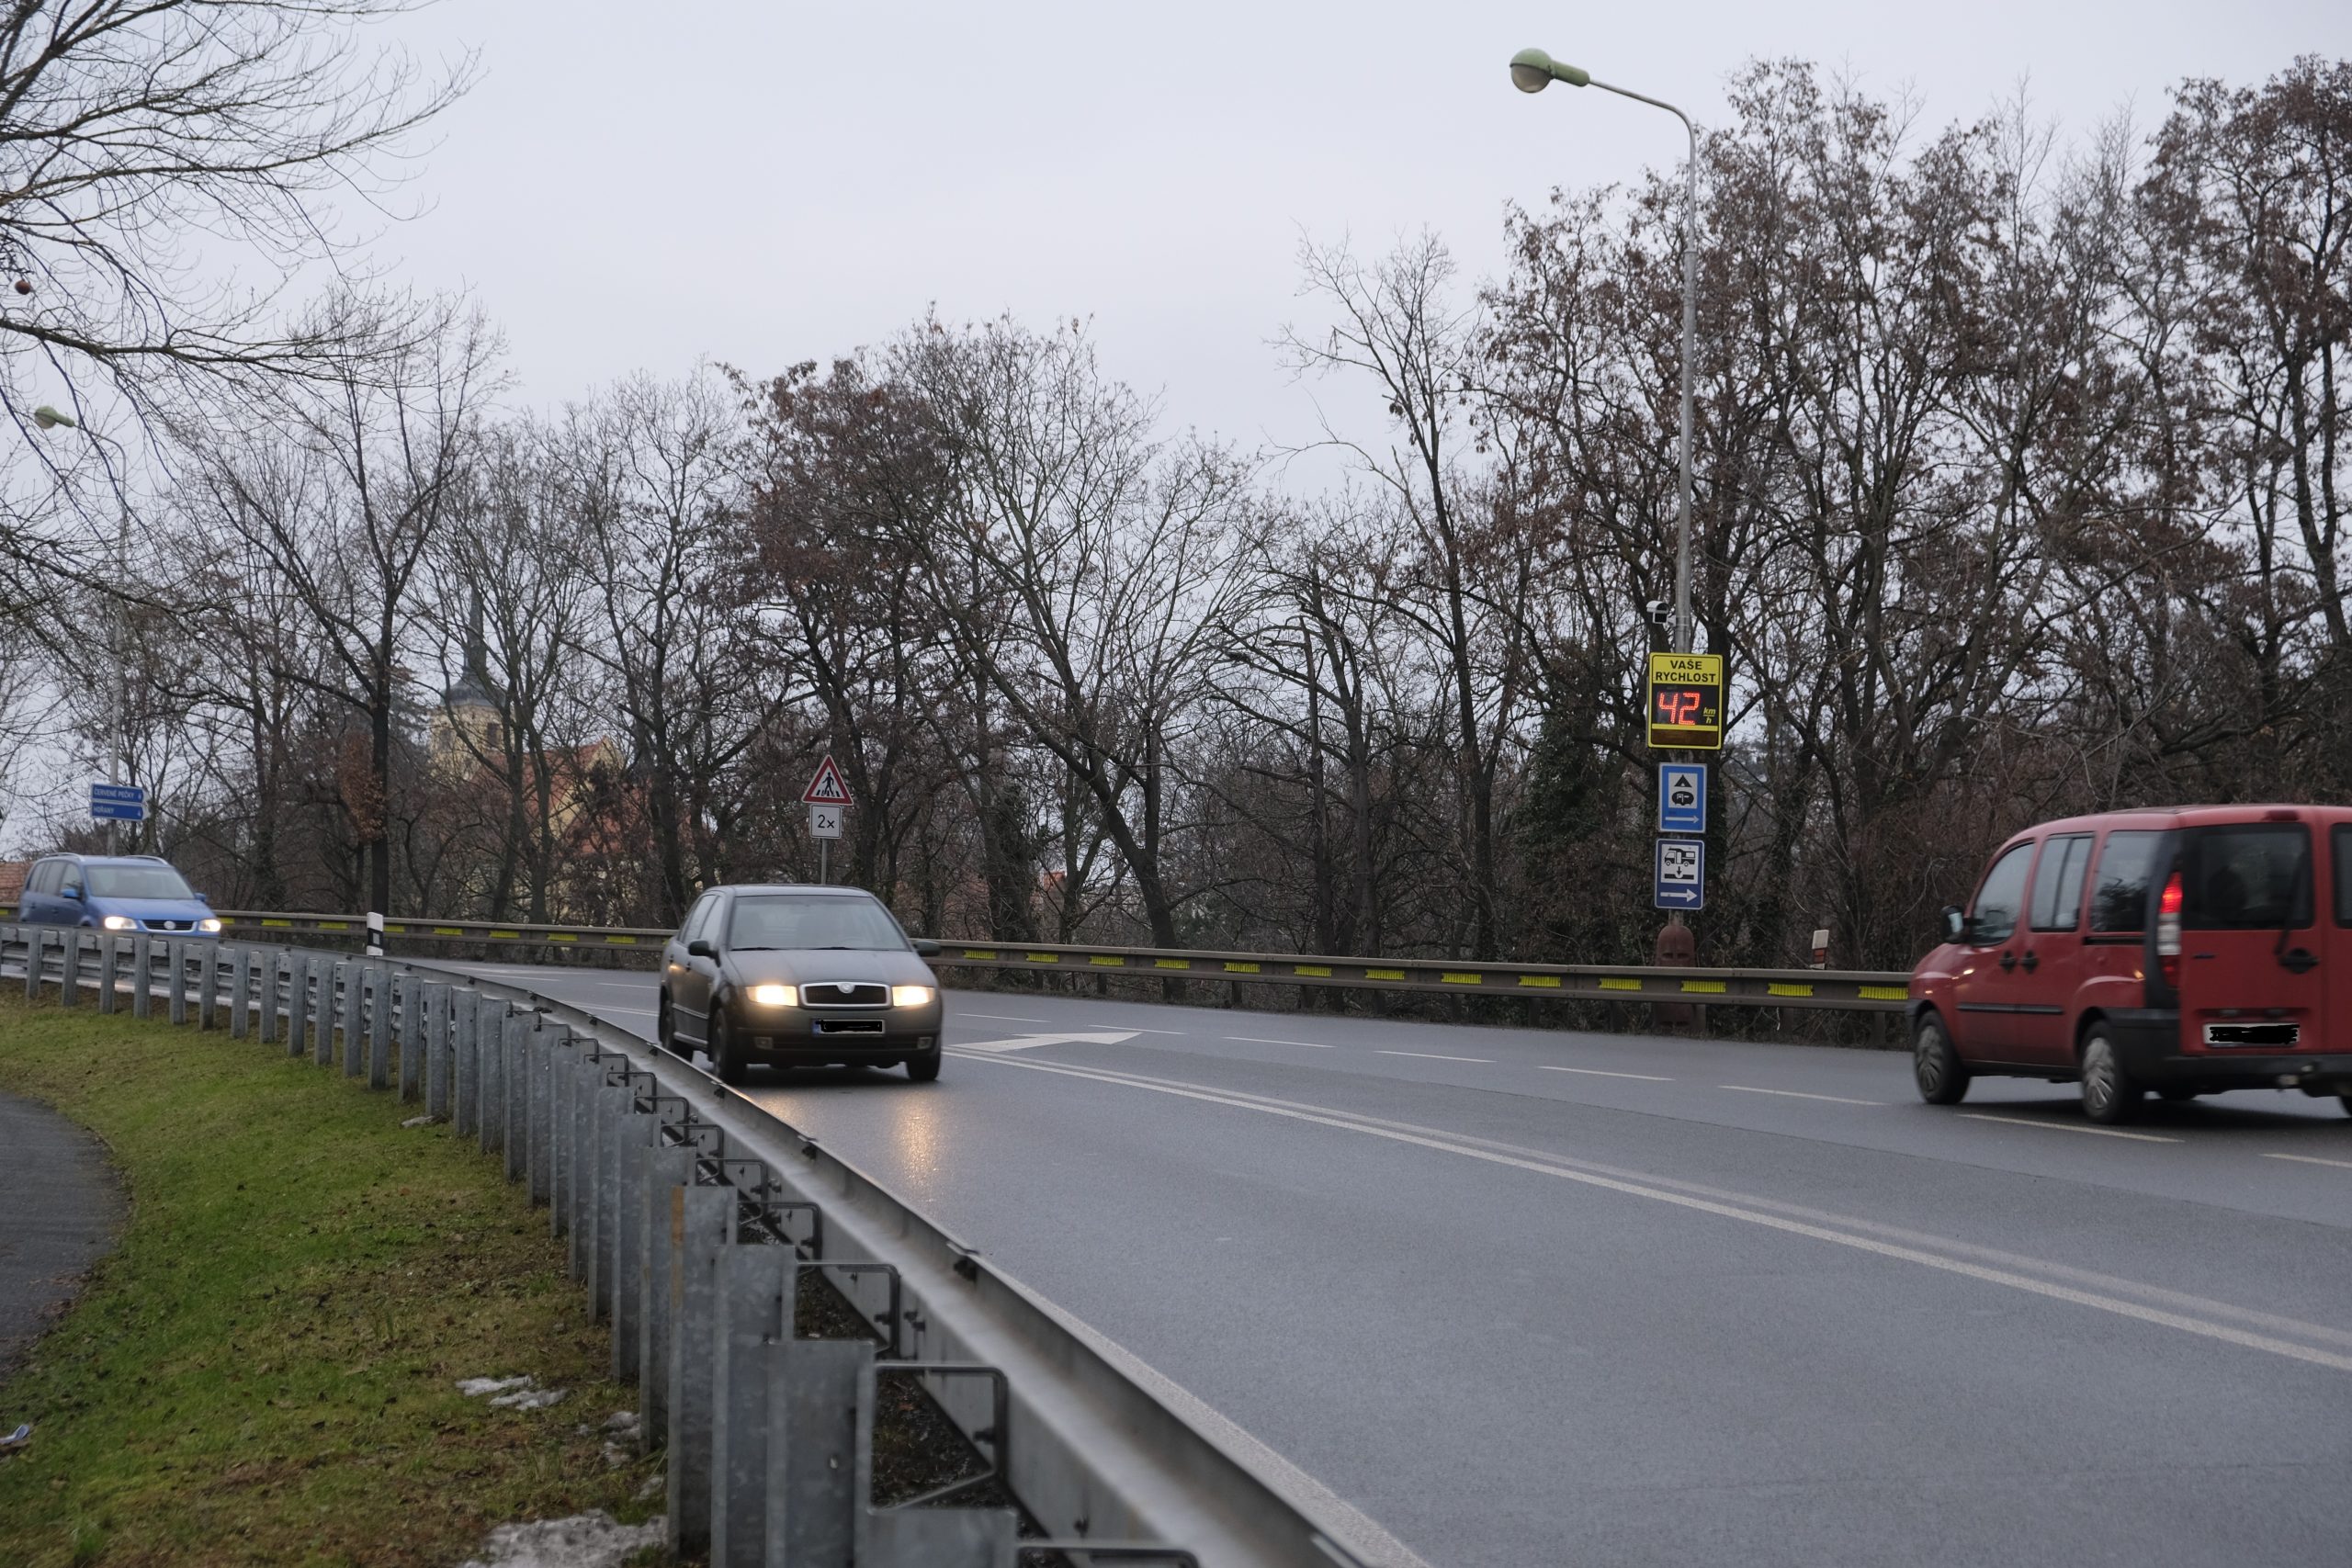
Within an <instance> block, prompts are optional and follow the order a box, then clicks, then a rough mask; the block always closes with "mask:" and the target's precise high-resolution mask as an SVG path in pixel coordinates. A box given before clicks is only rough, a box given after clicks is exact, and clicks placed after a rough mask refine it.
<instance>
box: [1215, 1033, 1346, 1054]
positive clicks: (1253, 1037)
mask: <svg viewBox="0 0 2352 1568" xmlns="http://www.w3.org/2000/svg"><path fill="white" fill-rule="evenodd" d="M1217 1038H1218V1039H1219V1040H1242V1041H1247V1042H1248V1043H1250V1044H1252V1045H1305V1046H1306V1047H1308V1048H1309V1049H1310V1050H1316V1051H1329V1049H1330V1048H1331V1045H1330V1043H1329V1041H1325V1040H1269V1039H1267V1038H1266V1037H1265V1036H1264V1035H1262V1034H1220V1035H1218V1036H1217Z"/></svg>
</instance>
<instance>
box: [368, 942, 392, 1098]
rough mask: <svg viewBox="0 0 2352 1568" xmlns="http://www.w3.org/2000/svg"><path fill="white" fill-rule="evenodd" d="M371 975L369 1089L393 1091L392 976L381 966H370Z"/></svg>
mask: <svg viewBox="0 0 2352 1568" xmlns="http://www.w3.org/2000/svg"><path fill="white" fill-rule="evenodd" d="M365 973H366V974H367V976H368V1088H369V1089H390V1087H391V1083H392V975H391V971H390V970H389V969H387V968H385V967H384V966H383V965H382V964H370V965H368V968H367V970H366V971H365Z"/></svg>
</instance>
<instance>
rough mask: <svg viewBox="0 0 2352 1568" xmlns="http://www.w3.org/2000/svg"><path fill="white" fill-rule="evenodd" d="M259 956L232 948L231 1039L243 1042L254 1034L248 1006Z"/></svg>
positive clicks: (249, 949)
mask: <svg viewBox="0 0 2352 1568" xmlns="http://www.w3.org/2000/svg"><path fill="white" fill-rule="evenodd" d="M258 956H259V955H258V954H256V953H254V951H253V950H252V949H251V948H246V947H238V948H232V949H231V950H230V952H229V1038H230V1039H232V1040H243V1038H244V1037H245V1036H246V1035H248V1034H250V1033H252V1032H253V1018H252V1016H251V1013H250V1010H249V1009H248V1007H247V1005H246V998H247V997H249V996H250V995H251V994H252V991H253V983H252V974H253V970H254V962H255V960H256V958H257V957H258Z"/></svg>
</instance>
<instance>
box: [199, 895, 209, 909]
mask: <svg viewBox="0 0 2352 1568" xmlns="http://www.w3.org/2000/svg"><path fill="white" fill-rule="evenodd" d="M196 901H197V902H198V903H199V904H201V905H203V906H204V907H205V908H208V909H209V908H212V895H211V894H209V893H199V894H198V895H197V896H196Z"/></svg>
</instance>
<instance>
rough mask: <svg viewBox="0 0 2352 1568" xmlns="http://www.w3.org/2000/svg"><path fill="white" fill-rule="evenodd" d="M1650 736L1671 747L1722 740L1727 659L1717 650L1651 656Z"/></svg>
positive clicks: (1700, 747)
mask: <svg viewBox="0 0 2352 1568" xmlns="http://www.w3.org/2000/svg"><path fill="white" fill-rule="evenodd" d="M1646 712H1647V714H1648V718H1649V741H1650V744H1651V745H1652V746H1654V747H1660V748H1664V749H1666V750H1685V751H1717V750H1722V749H1723V743H1724V660H1723V656H1722V655H1721V654H1718V653H1653V654H1651V655H1650V681H1649V703H1648V705H1647V708H1646Z"/></svg>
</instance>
